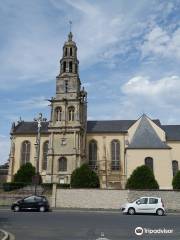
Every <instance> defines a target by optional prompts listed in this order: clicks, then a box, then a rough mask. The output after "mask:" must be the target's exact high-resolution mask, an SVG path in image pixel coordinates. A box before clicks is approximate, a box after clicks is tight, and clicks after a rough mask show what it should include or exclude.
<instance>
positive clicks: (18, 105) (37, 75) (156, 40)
mask: <svg viewBox="0 0 180 240" xmlns="http://www.w3.org/2000/svg"><path fill="white" fill-rule="evenodd" d="M179 12H180V1H179V0H177V1H176V0H172V1H171V0H169V1H163V0H162V1H161V0H151V1H149V0H137V1H134V0H111V1H108V0H94V1H93V0H91V1H90V0H89V1H88V0H76V1H74V0H31V1H28V0H25V1H24V0H6V1H3V0H0V29H1V31H0V52H1V54H0V116H1V121H0V162H5V161H6V159H7V158H8V153H9V131H10V127H11V123H12V122H13V121H17V120H18V119H19V117H20V116H21V117H22V119H23V120H29V121H31V120H32V119H33V118H34V117H35V116H37V114H38V113H39V112H42V113H43V114H44V116H46V117H47V118H49V113H50V109H49V107H48V103H47V101H46V100H45V99H47V98H50V97H52V96H54V95H55V77H56V75H57V74H58V73H59V60H60V58H61V55H62V46H63V44H64V41H65V40H66V38H67V34H68V31H69V26H68V22H69V20H72V21H73V26H72V31H73V35H74V40H75V41H76V43H77V46H78V58H79V60H80V78H81V82H82V84H83V85H84V86H85V88H86V90H87V92H88V118H89V119H136V118H138V117H139V116H140V115H141V114H142V113H146V114H147V115H148V116H150V117H151V118H159V119H160V120H161V122H162V123H164V124H180V106H179V105H180V104H179V102H180V67H179V66H180V14H179Z"/></svg>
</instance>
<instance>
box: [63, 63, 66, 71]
mask: <svg viewBox="0 0 180 240" xmlns="http://www.w3.org/2000/svg"><path fill="white" fill-rule="evenodd" d="M63 72H66V62H63Z"/></svg>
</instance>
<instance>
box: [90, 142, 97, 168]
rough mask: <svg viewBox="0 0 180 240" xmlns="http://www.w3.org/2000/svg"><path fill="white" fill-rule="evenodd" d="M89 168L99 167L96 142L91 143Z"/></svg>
mask: <svg viewBox="0 0 180 240" xmlns="http://www.w3.org/2000/svg"><path fill="white" fill-rule="evenodd" d="M89 166H90V167H91V168H92V169H95V168H96V167H97V142H96V141H95V140H91V141H90V142H89Z"/></svg>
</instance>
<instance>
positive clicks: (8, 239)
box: [0, 229, 15, 240]
mask: <svg viewBox="0 0 180 240" xmlns="http://www.w3.org/2000/svg"><path fill="white" fill-rule="evenodd" d="M0 232H1V233H3V234H4V236H3V237H2V238H1V240H15V237H14V235H12V234H11V233H9V232H6V231H5V230H3V229H0Z"/></svg>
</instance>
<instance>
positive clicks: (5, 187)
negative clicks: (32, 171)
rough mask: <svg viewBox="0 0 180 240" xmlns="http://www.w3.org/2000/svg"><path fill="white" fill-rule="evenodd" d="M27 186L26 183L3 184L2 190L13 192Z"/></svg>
mask: <svg viewBox="0 0 180 240" xmlns="http://www.w3.org/2000/svg"><path fill="white" fill-rule="evenodd" d="M25 186H27V183H24V182H7V183H4V184H3V190H4V191H5V192H9V191H13V190H16V189H20V188H23V187H25Z"/></svg>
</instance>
